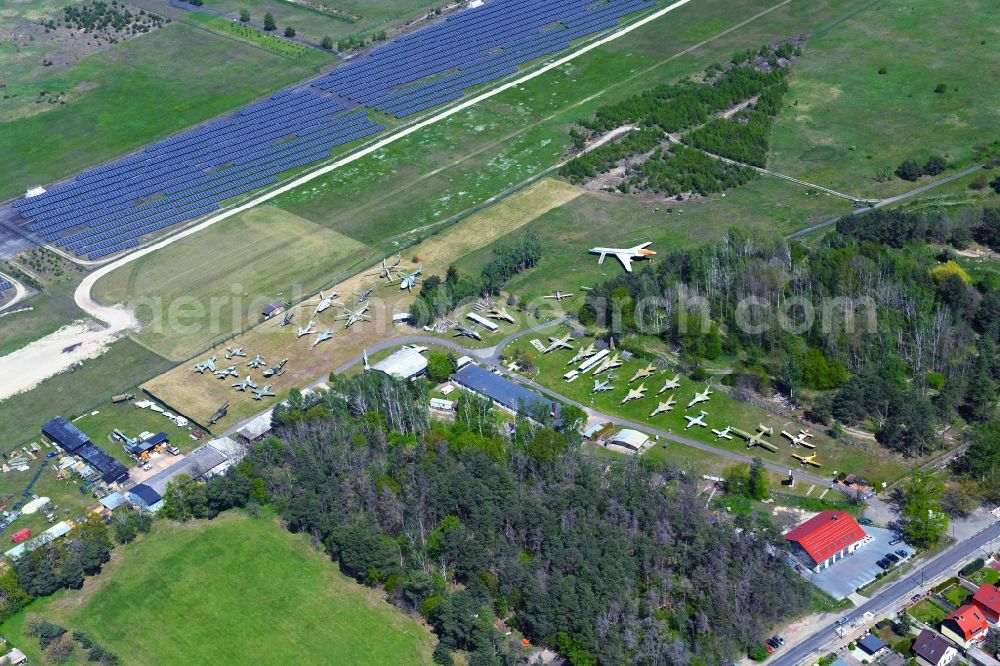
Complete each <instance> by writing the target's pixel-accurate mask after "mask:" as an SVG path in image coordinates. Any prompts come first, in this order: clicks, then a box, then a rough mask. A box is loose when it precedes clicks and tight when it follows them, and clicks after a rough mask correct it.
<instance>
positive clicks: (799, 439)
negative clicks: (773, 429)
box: [781, 430, 816, 449]
mask: <svg viewBox="0 0 1000 666" xmlns="http://www.w3.org/2000/svg"><path fill="white" fill-rule="evenodd" d="M781 434H782V435H784V436H785V437H787V438H788V439H789V440H791V442H792V446H804V447H806V448H808V449H815V448H816V445H815V444H813V443H812V442H809V441H806V440H807V439H808V438H809V437H812V436H813V434H812V433H811V432H809V431H808V430H799V434H798V435H793V434H792V433H790V432H785V431H784V430H782V431H781Z"/></svg>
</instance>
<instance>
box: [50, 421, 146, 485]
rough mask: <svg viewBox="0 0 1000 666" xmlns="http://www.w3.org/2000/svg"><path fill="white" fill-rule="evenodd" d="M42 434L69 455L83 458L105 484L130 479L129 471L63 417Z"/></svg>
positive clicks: (52, 423) (52, 422)
mask: <svg viewBox="0 0 1000 666" xmlns="http://www.w3.org/2000/svg"><path fill="white" fill-rule="evenodd" d="M42 434H43V435H45V436H46V437H48V438H49V439H50V440H51V441H52V442H53V443H55V444H56V445H57V446H59V447H61V448H62V449H64V450H65V451H67V452H68V453H70V454H72V455H74V456H77V457H79V458H82V459H83V461H84V462H85V463H87V464H88V465H90V466H91V467H94V468H95V469H97V471H99V472H100V473H101V480H102V481H104V482H105V483H108V484H111V483H121V482H122V481H124V480H125V479H127V478H128V469H126V467H125V465H123V464H121V463H120V462H118V461H117V460H115V459H114V458H112V457H111V456H109V455H108V454H107V453H105V452H104V451H101V450H100V449H99V448H97V447H96V446H94V443H93V442H91V441H90V438H89V437H87V435H85V434H84V433H83V432H82V431H81V430H80V429H79V428H77V427H76V426H75V425H73V424H72V423H70V422H69V421H67V420H66V419H64V418H63V417H61V416H57V417H55V418H54V419H52V420H50V421H49V422H48V423H46V424H45V425H43V426H42Z"/></svg>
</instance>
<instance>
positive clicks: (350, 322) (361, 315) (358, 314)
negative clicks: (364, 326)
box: [336, 303, 372, 328]
mask: <svg viewBox="0 0 1000 666" xmlns="http://www.w3.org/2000/svg"><path fill="white" fill-rule="evenodd" d="M366 312H368V304H367V303H364V304H363V305H362V306H361V307H360V308H358V309H357V310H349V309H347V308H344V314H342V315H339V316H338V317H337V318H336V319H337V320H338V321H344V322H345V323H344V328H350V327H351V326H354V324H356V323H358V322H359V321H372V318H371V317H369V316H368V315H366V314H365V313H366Z"/></svg>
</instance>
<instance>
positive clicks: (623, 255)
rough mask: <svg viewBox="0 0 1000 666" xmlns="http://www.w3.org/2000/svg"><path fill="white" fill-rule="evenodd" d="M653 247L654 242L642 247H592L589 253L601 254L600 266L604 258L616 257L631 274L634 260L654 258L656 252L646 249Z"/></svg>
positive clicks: (644, 244)
mask: <svg viewBox="0 0 1000 666" xmlns="http://www.w3.org/2000/svg"><path fill="white" fill-rule="evenodd" d="M650 245H652V241H650V242H648V243H642V244H641V245H636V246H635V247H626V248H621V247H592V248H590V249H589V250H587V252H590V253H591V254H599V255H601V258H600V259H598V260H597V263H598V265H600V264H603V263H604V258H605V257H607V256H608V255H609V254H610V255H611V256H613V257H616V258H617V259H618V261H620V262H622V266H624V267H625V270H626V271H627V272H629V273H631V272H632V260H633V259H645V258H647V257H652V256H653V255H654V254H656V252H653V251H652V250H647V249H646V248H647V247H649V246H650Z"/></svg>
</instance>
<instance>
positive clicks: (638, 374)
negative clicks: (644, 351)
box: [628, 363, 656, 384]
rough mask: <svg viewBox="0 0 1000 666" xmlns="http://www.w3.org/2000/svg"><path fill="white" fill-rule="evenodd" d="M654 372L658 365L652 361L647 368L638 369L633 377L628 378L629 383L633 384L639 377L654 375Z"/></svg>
mask: <svg viewBox="0 0 1000 666" xmlns="http://www.w3.org/2000/svg"><path fill="white" fill-rule="evenodd" d="M654 372H656V366H655V365H653V364H652V363H650V364H649V365H647V366H646V367H645V368H640V369H638V370H636V371H635V374H634V375H632V379H630V380H628V383H629V384H631V383H632V382H634V381H635V380H637V379H645V378H646V377H649V376H650V375H652V374H653V373H654Z"/></svg>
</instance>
